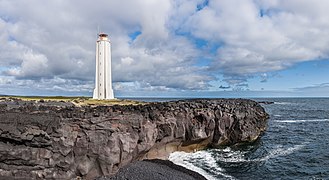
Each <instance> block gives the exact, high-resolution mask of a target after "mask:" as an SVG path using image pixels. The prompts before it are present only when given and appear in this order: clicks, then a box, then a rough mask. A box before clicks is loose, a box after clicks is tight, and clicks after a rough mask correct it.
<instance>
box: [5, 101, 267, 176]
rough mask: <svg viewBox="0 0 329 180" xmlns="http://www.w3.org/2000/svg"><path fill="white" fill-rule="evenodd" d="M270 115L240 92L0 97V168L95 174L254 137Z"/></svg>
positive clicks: (27, 172) (20, 173)
mask: <svg viewBox="0 0 329 180" xmlns="http://www.w3.org/2000/svg"><path fill="white" fill-rule="evenodd" d="M267 118H268V115H267V114H266V112H265V111H264V109H263V108H262V107H261V106H260V105H258V104H257V103H256V102H254V101H251V100H242V99H214V100H185V101H176V102H163V103H148V104H144V105H125V106H119V105H113V106H95V107H93V106H82V107H77V106H74V105H73V104H71V103H64V102H44V101H42V102H32V101H19V100H15V101H8V100H2V101H1V102H0V176H2V177H12V178H13V177H17V178H19V177H24V178H36V179H37V178H41V179H43V178H55V179H70V178H76V177H82V178H86V179H92V178H95V177H98V176H101V175H109V174H113V173H115V172H117V171H118V169H119V168H120V167H122V166H124V165H126V164H128V163H130V162H132V161H136V160H140V159H153V158H162V159H165V158H166V157H167V156H168V154H169V153H171V152H173V151H177V150H182V151H194V150H198V149H202V148H205V147H217V146H220V145H233V144H237V143H243V142H252V141H254V140H255V139H257V138H258V137H259V136H260V134H261V133H262V132H263V131H265V129H266V127H267Z"/></svg>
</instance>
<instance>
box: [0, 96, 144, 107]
mask: <svg viewBox="0 0 329 180" xmlns="http://www.w3.org/2000/svg"><path fill="white" fill-rule="evenodd" d="M0 99H19V100H22V101H62V102H63V101H64V102H72V103H74V104H75V105H77V106H83V105H107V106H110V105H139V104H146V103H145V102H141V101H133V100H126V99H110V100H97V99H92V98H90V97H67V96H0Z"/></svg>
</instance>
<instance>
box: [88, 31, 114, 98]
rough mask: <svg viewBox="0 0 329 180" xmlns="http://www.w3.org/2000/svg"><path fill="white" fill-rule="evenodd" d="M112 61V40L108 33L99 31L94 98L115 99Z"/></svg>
mask: <svg viewBox="0 0 329 180" xmlns="http://www.w3.org/2000/svg"><path fill="white" fill-rule="evenodd" d="M111 63H112V60H111V43H110V40H109V38H108V35H107V34H105V33H99V34H98V39H97V41H96V76H95V78H96V81H95V89H94V94H93V99H114V94H113V89H112V74H111V71H112V70H111Z"/></svg>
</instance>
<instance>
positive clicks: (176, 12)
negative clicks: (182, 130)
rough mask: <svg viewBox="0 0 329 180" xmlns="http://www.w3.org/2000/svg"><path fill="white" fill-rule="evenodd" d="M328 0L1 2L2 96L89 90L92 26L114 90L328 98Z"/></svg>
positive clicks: (92, 63)
mask: <svg viewBox="0 0 329 180" xmlns="http://www.w3.org/2000/svg"><path fill="white" fill-rule="evenodd" d="M328 9H329V2H328V1H326V0H313V1H309V0H267V1H262V0H194V1H190V0H147V1H145V0H135V1H129V0H121V1H115V0H95V1H92V2H91V1H90V2H88V1H80V2H79V3H76V2H73V1H65V0H49V1H46V2H44V1H41V0H29V1H24V2H22V1H19V0H0V94H8V95H11V94H13V95H67V96H81V95H83V96H91V95H92V90H93V88H94V73H95V58H94V57H95V41H96V34H97V29H98V27H99V28H100V30H101V31H102V32H106V33H108V34H109V36H110V39H111V43H112V64H113V67H112V71H113V82H114V87H113V88H114V92H115V94H116V95H117V96H118V97H119V96H130V97H134V96H164V97H166V96H175V97H181V96H184V97H189V96H193V97H200V96H202V97H267V96H268V97H273V96H275V97H281V96H322V97H323V96H326V97H327V96H329V80H328V77H329V72H328V69H329V57H328V56H329V21H328V19H329V11H328Z"/></svg>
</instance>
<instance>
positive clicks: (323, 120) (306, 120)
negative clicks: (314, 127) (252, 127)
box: [275, 119, 329, 123]
mask: <svg viewBox="0 0 329 180" xmlns="http://www.w3.org/2000/svg"><path fill="white" fill-rule="evenodd" d="M328 121H329V119H296V120H275V122H280V123H302V122H328Z"/></svg>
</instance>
